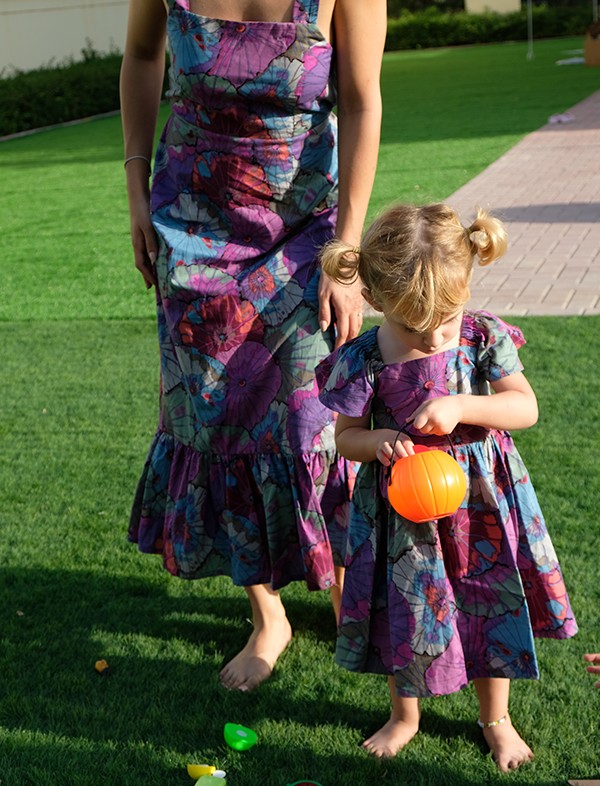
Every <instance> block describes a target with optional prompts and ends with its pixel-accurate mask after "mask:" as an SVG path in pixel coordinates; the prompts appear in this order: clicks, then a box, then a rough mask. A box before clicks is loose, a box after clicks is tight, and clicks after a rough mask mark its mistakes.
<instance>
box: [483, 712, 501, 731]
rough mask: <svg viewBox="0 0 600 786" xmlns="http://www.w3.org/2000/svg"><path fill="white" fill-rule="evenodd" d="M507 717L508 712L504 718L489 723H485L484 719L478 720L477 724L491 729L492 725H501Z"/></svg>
mask: <svg viewBox="0 0 600 786" xmlns="http://www.w3.org/2000/svg"><path fill="white" fill-rule="evenodd" d="M507 718H508V713H506V715H505V716H504V717H503V718H500V720H497V721H490V722H489V723H484V722H483V721H482V720H478V721H477V725H478V726H479V728H480V729H490V728H491V727H492V726H499V725H500V724H501V723H504V721H505V720H506V719H507Z"/></svg>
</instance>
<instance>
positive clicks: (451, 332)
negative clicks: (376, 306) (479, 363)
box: [383, 308, 463, 355]
mask: <svg viewBox="0 0 600 786" xmlns="http://www.w3.org/2000/svg"><path fill="white" fill-rule="evenodd" d="M383 313H384V314H385V318H386V321H387V323H388V325H389V326H390V328H391V330H392V333H393V334H394V335H395V336H396V338H397V339H398V340H399V341H401V342H402V344H404V346H405V347H408V348H409V349H416V350H417V351H418V352H423V353H424V354H426V355H434V354H435V353H436V352H442V351H443V350H444V349H450V348H453V347H455V346H457V345H458V340H459V338H460V328H461V324H462V316H463V309H462V308H461V309H460V311H457V312H456V314H452V316H450V317H448V318H447V319H445V320H444V321H443V322H442V323H441V325H440V326H439V327H437V328H436V329H435V330H431V331H428V332H425V333H419V332H417V331H414V330H411V329H410V328H407V327H406V326H405V325H404V324H403V323H402V321H401V320H400V319H398V317H396V316H394V314H390V313H387V314H386V312H385V311H384V312H383Z"/></svg>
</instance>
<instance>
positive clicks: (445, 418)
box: [406, 395, 463, 437]
mask: <svg viewBox="0 0 600 786" xmlns="http://www.w3.org/2000/svg"><path fill="white" fill-rule="evenodd" d="M462 416H463V410H462V397H461V396H460V395H458V396H441V397H440V398H432V399H429V400H428V401H424V402H423V403H422V404H421V406H420V407H417V409H415V411H414V412H413V413H412V415H411V416H410V417H409V418H406V422H407V423H411V422H412V424H413V426H414V427H415V428H416V429H419V431H420V432H421V433H422V434H435V435H436V436H438V437H442V436H444V435H445V434H451V433H452V432H453V431H454V429H455V428H456V426H457V424H458V423H461V422H462Z"/></svg>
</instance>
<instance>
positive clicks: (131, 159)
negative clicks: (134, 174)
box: [123, 156, 152, 172]
mask: <svg viewBox="0 0 600 786" xmlns="http://www.w3.org/2000/svg"><path fill="white" fill-rule="evenodd" d="M134 158H143V159H144V161H145V162H146V163H147V164H148V169H149V170H150V172H152V164H151V163H150V159H149V158H146V156H129V158H126V159H125V161H124V162H123V166H124V167H127V164H128V163H129V162H130V161H133V159H134Z"/></svg>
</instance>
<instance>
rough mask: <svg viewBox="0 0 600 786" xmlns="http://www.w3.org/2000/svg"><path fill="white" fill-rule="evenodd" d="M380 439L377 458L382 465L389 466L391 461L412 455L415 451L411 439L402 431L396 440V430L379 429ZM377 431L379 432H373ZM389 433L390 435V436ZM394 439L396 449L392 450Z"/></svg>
mask: <svg viewBox="0 0 600 786" xmlns="http://www.w3.org/2000/svg"><path fill="white" fill-rule="evenodd" d="M380 431H381V441H380V442H379V444H378V446H377V454H376V455H377V458H378V459H379V461H381V463H382V464H383V466H384V467H389V466H390V464H391V463H392V461H397V460H398V459H400V458H406V457H407V456H412V455H413V454H414V452H415V450H414V444H413V441H412V439H411V438H410V437H409V436H408V434H405V433H404V432H403V431H402V432H400V436H399V437H398V439H397V440H396V435H397V433H398V432H397V431H391V430H390V429H387V428H386V429H381V430H380ZM374 433H379V432H374ZM390 434H391V435H392V436H391V438H390ZM394 440H396V450H395V452H394Z"/></svg>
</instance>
